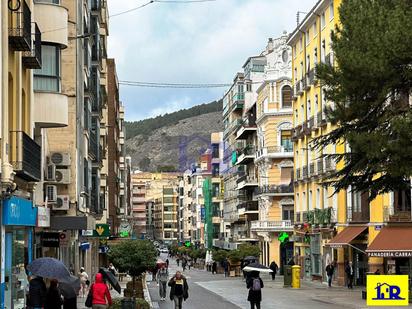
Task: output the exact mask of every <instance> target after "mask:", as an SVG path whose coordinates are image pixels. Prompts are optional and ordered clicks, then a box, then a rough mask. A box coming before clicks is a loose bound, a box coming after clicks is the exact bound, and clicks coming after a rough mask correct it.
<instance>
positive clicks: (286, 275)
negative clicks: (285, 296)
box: [283, 265, 292, 287]
mask: <svg viewBox="0 0 412 309" xmlns="http://www.w3.org/2000/svg"><path fill="white" fill-rule="evenodd" d="M283 286H284V287H290V286H292V266H290V265H285V266H283Z"/></svg>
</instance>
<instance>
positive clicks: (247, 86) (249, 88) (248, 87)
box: [246, 83, 252, 92]
mask: <svg viewBox="0 0 412 309" xmlns="http://www.w3.org/2000/svg"><path fill="white" fill-rule="evenodd" d="M246 91H248V92H249V91H252V84H250V83H248V84H246Z"/></svg>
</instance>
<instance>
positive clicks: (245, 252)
mask: <svg viewBox="0 0 412 309" xmlns="http://www.w3.org/2000/svg"><path fill="white" fill-rule="evenodd" d="M238 250H239V252H240V255H241V256H242V258H245V257H247V256H255V257H259V255H260V248H259V246H257V245H252V244H248V243H245V244H241V245H240V246H239V248H238Z"/></svg>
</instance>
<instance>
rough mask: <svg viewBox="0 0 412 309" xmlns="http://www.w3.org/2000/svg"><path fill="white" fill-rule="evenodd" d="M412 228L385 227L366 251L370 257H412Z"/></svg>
mask: <svg viewBox="0 0 412 309" xmlns="http://www.w3.org/2000/svg"><path fill="white" fill-rule="evenodd" d="M411 239H412V226H393V227H387V226H385V227H384V228H383V229H382V230H381V231H380V232H379V234H378V235H377V236H376V238H375V239H374V240H373V241H372V243H371V244H370V245H369V247H368V248H367V249H366V253H367V254H368V256H375V257H412V241H411Z"/></svg>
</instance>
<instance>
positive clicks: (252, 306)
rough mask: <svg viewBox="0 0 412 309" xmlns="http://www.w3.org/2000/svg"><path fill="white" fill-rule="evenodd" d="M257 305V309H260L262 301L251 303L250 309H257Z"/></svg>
mask: <svg viewBox="0 0 412 309" xmlns="http://www.w3.org/2000/svg"><path fill="white" fill-rule="evenodd" d="M255 305H256V309H260V301H251V302H250V309H255Z"/></svg>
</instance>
